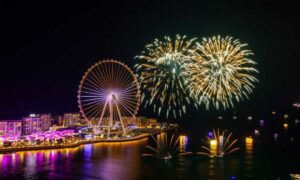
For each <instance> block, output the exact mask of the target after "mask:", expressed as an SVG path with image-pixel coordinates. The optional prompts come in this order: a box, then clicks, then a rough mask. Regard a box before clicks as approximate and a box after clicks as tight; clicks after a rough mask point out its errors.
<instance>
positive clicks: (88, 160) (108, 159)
mask: <svg viewBox="0 0 300 180" xmlns="http://www.w3.org/2000/svg"><path fill="white" fill-rule="evenodd" d="M145 144H147V139H144V140H139V141H135V142H122V143H97V144H86V145H83V146H80V147H77V148H67V149H58V150H41V151H27V152H16V153H10V154H0V179H4V178H8V177H12V178H16V177H18V179H40V178H51V179H55V178H57V179H82V178H88V179H90V178H91V179H109V180H111V179H124V178H125V179H135V178H136V177H139V174H138V173H139V171H137V169H138V168H139V167H140V166H141V152H140V151H141V148H140V147H141V146H144V145H145Z"/></svg>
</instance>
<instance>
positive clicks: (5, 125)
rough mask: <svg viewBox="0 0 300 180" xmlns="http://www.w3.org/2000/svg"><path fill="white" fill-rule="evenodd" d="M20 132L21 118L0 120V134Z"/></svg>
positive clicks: (17, 133) (18, 133) (16, 133)
mask: <svg viewBox="0 0 300 180" xmlns="http://www.w3.org/2000/svg"><path fill="white" fill-rule="evenodd" d="M21 134H22V120H0V136H2V135H19V136H20V135H21Z"/></svg>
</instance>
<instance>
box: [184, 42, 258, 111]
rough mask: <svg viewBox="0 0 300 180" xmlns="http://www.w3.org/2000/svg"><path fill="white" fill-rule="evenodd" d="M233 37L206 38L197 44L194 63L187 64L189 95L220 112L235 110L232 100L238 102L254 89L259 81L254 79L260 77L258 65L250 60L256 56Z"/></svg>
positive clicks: (185, 73)
mask: <svg viewBox="0 0 300 180" xmlns="http://www.w3.org/2000/svg"><path fill="white" fill-rule="evenodd" d="M246 46H247V44H242V43H240V42H239V40H234V39H233V38H232V37H228V36H227V37H225V38H224V37H221V36H214V37H211V38H203V39H202V41H201V42H200V43H197V49H196V50H194V51H193V52H194V53H195V54H194V55H193V56H192V57H193V58H194V59H193V61H185V64H184V66H183V67H184V73H183V74H184V76H185V77H186V78H185V84H186V85H187V87H188V89H189V90H190V93H191V94H190V95H191V96H192V97H194V98H195V99H197V100H198V102H199V104H201V103H204V104H205V105H206V108H207V109H208V108H209V106H210V103H212V104H213V106H215V107H216V108H217V109H219V107H220V106H223V107H224V108H227V107H233V106H234V105H233V104H234V103H233V100H236V101H237V102H239V101H240V100H243V98H244V97H246V98H248V95H249V94H250V93H251V92H252V90H253V89H254V83H255V82H258V80H257V79H256V78H255V77H254V76H253V75H252V74H253V73H258V71H257V70H256V69H255V68H254V65H256V62H254V61H253V60H251V59H249V56H251V55H253V53H252V52H251V51H250V50H248V49H246Z"/></svg>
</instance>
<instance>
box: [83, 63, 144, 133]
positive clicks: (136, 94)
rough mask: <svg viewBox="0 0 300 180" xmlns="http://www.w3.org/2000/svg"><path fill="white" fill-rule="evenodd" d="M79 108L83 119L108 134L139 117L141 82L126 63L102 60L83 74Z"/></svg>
mask: <svg viewBox="0 0 300 180" xmlns="http://www.w3.org/2000/svg"><path fill="white" fill-rule="evenodd" d="M78 105H79V109H80V112H81V114H82V116H83V117H84V118H85V119H86V120H89V121H90V122H92V121H95V122H97V125H96V126H97V127H99V128H103V129H107V132H108V134H110V133H111V131H112V129H115V127H116V126H117V124H121V125H120V126H121V127H122V132H123V134H126V128H125V122H124V120H127V122H128V119H130V118H131V119H132V118H135V115H136V113H137V111H138V108H139V105H140V90H139V83H138V81H137V78H136V76H135V74H134V73H133V72H132V70H131V69H130V68H129V67H128V66H127V65H125V64H123V63H121V62H119V61H115V60H104V61H99V62H97V63H95V64H94V65H92V66H91V67H90V68H89V69H88V70H87V71H86V72H85V74H84V75H83V77H82V80H81V81H80V85H79V90H78Z"/></svg>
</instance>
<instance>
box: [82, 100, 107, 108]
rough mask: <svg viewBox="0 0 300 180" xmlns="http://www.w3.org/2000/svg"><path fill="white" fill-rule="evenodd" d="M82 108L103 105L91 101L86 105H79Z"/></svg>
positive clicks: (99, 102) (100, 102)
mask: <svg viewBox="0 0 300 180" xmlns="http://www.w3.org/2000/svg"><path fill="white" fill-rule="evenodd" d="M81 104H82V106H83V107H87V108H90V107H91V106H101V104H103V102H102V101H92V102H87V103H81Z"/></svg>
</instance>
